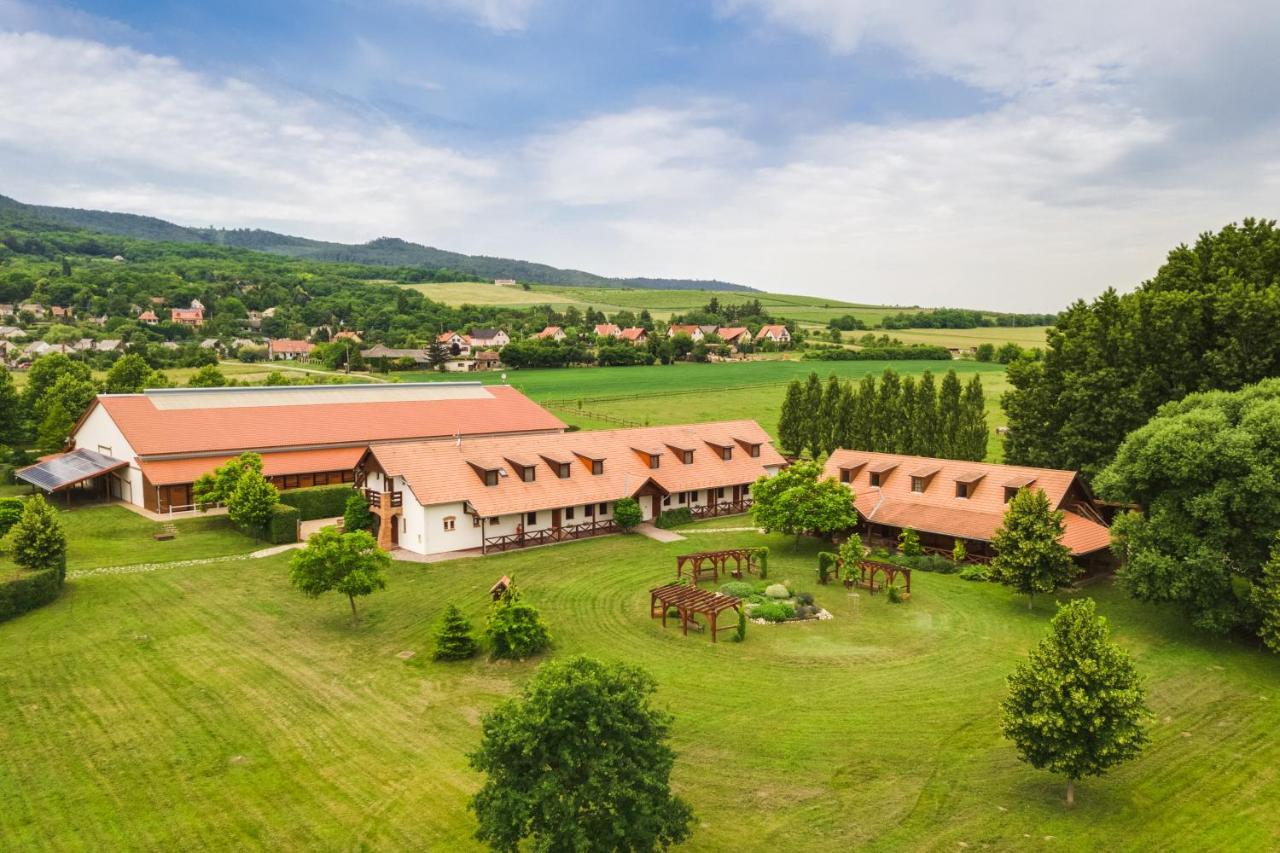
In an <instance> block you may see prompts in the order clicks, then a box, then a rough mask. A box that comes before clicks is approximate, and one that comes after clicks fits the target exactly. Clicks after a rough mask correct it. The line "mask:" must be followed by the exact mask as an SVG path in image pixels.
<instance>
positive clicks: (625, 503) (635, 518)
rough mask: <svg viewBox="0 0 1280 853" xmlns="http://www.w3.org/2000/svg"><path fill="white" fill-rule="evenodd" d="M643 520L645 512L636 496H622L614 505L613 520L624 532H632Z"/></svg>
mask: <svg viewBox="0 0 1280 853" xmlns="http://www.w3.org/2000/svg"><path fill="white" fill-rule="evenodd" d="M643 520H644V512H642V511H641V509H640V504H639V503H637V502H636V499H635V498H622V499H621V500H619V501H617V502H616V503H615V504H614V505H613V521H614V523H615V524H617V525H618V529H619V530H621V531H622V532H623V533H628V532H630V531H631V529H632V528H633V527H635V526H636V525H637V524H639V523H640V522H641V521H643Z"/></svg>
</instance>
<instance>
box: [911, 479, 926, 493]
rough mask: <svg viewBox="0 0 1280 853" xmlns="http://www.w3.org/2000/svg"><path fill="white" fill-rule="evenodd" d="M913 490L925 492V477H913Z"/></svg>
mask: <svg viewBox="0 0 1280 853" xmlns="http://www.w3.org/2000/svg"><path fill="white" fill-rule="evenodd" d="M911 491H913V492H924V477H912V478H911Z"/></svg>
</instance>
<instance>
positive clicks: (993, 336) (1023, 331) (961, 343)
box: [843, 326, 1049, 348]
mask: <svg viewBox="0 0 1280 853" xmlns="http://www.w3.org/2000/svg"><path fill="white" fill-rule="evenodd" d="M1048 329H1049V327H1048V326H984V327H982V328H980V329H890V330H886V331H883V332H881V331H877V332H875V334H877V335H888V336H889V337H891V338H897V339H898V340H900V341H902V342H903V343H904V344H936V345H937V346H942V347H976V346H978V345H979V344H992V345H993V346H997V347H998V346H1000V345H1001V344H1007V343H1010V342H1012V343H1015V344H1021V345H1022V346H1023V347H1026V348H1031V347H1043V346H1044V334H1045V332H1046V331H1048ZM865 334H866V332H845V333H844V335H843V337H844V339H845V340H846V341H855V340H857V339H858V338H860V337H862V336H863V335H865Z"/></svg>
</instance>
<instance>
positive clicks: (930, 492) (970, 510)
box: [824, 450, 1111, 556]
mask: <svg viewBox="0 0 1280 853" xmlns="http://www.w3.org/2000/svg"><path fill="white" fill-rule="evenodd" d="M841 469H853V470H855V471H856V472H857V473H856V474H855V475H854V478H853V482H852V483H850V484H849V487H850V488H851V489H853V492H854V495H855V497H854V505H855V506H856V507H857V508H858V512H859V514H861V515H862V517H863V518H865V519H867V520H869V521H872V522H875V523H877V524H886V525H889V526H891V527H910V528H912V529H914V530H919V531H921V532H928V533H937V534H941V535H944V536H959V537H962V538H965V539H976V540H982V541H988V542H989V541H991V538H992V536H994V535H995V532H996V530H998V529H999V528H1000V526H1001V524H1003V523H1004V513H1005V500H1004V491H1005V487H1006V486H1007V487H1009V488H1021V487H1023V486H1028V485H1030V486H1031V487H1032V488H1037V489H1041V490H1043V491H1044V493H1045V494H1046V496H1047V497H1048V498H1049V504H1050V506H1052V507H1053V508H1054V509H1061V510H1064V512H1065V516H1064V526H1065V532H1064V534H1063V537H1062V543H1063V544H1064V545H1066V546H1067V547H1068V548H1070V549H1071V553H1073V554H1075V555H1077V556H1079V555H1081V554H1088V553H1092V552H1093V551H1098V550H1101V549H1103V548H1106V547H1107V546H1108V545H1109V544H1110V541H1111V534H1110V531H1109V530H1108V529H1107V528H1106V526H1105V525H1102V524H1099V523H1097V522H1096V521H1093V520H1091V519H1089V518H1086V517H1085V516H1083V515H1081V514H1079V513H1077V512H1074V511H1073V507H1074V506H1075V505H1076V504H1077V503H1084V502H1086V501H1087V500H1088V497H1089V496H1088V492H1087V490H1086V489H1085V487H1084V486H1083V484H1081V483H1080V481H1079V478H1078V476H1077V475H1076V473H1075V472H1074V471H1059V470H1055V469H1050V468H1027V467H1022V466H1016V465H998V464H995V463H991V462H964V461H959V460H955V459H933V458H930V457H923V456H906V455H901V454H895V453H871V452H869V451H862V450H837V451H835V452H834V453H832V454H831V456H830V458H828V459H827V462H826V465H825V466H824V470H825V471H826V473H827V475H828V476H831V477H835V478H836V479H839V477H840V470H841ZM921 471H933V474H932V475H930V476H929V480H928V485H927V486H926V487H925V490H924V491H923V492H913V491H912V490H911V478H912V475H915V476H921V474H920V473H919V472H921ZM875 472H879V473H880V474H881V485H880V486H879V487H875V486H872V485H871V484H870V475H871V474H872V473H875ZM957 483H965V484H968V485H969V497H967V498H959V497H956V484H957Z"/></svg>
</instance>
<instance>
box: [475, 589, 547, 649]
mask: <svg viewBox="0 0 1280 853" xmlns="http://www.w3.org/2000/svg"><path fill="white" fill-rule="evenodd" d="M486 633H487V634H488V636H489V642H491V643H492V644H493V656H494V657H499V658H517V659H521V660H523V659H524V658H527V657H529V656H530V655H535V654H537V653H538V652H540V651H542V650H543V649H545V648H547V647H548V646H550V645H551V634H550V632H548V631H547V626H546V625H545V624H544V623H543V621H542V617H540V616H539V615H538V609H537V608H536V607H534V606H533V605H532V604H527V603H525V602H523V601H521V600H520V599H519V598H518V597H517V596H512V595H504V596H502V598H501V599H499V600H498V602H497V603H496V604H495V605H494V606H493V613H492V614H491V615H490V616H489V627H488V630H487V631H486Z"/></svg>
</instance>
